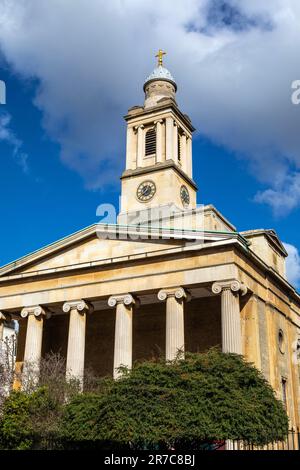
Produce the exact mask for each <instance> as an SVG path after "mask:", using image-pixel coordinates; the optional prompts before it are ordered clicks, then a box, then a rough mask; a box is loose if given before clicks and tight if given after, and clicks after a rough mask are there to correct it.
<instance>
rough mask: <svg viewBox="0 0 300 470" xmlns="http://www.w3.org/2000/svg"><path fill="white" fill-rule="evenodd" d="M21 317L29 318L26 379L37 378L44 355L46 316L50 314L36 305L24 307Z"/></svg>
mask: <svg viewBox="0 0 300 470" xmlns="http://www.w3.org/2000/svg"><path fill="white" fill-rule="evenodd" d="M21 317H22V318H27V332H26V341H25V352H24V371H23V374H24V376H25V380H31V379H32V380H36V379H37V377H38V374H39V370H40V360H41V357H42V341H43V327H44V318H45V317H47V318H49V317H50V314H49V313H48V314H47V313H46V310H44V309H43V307H41V306H40V305H37V306H35V307H25V308H23V310H22V311H21ZM29 375H30V377H29ZM31 375H32V377H31Z"/></svg>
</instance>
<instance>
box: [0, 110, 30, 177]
mask: <svg viewBox="0 0 300 470" xmlns="http://www.w3.org/2000/svg"><path fill="white" fill-rule="evenodd" d="M10 122H11V116H10V115H9V114H8V113H6V112H5V113H3V114H0V142H1V141H2V142H6V143H7V144H9V145H10V146H11V148H12V155H13V157H14V159H15V161H16V162H17V164H18V165H20V166H21V168H22V170H23V172H24V173H28V170H29V169H28V155H27V154H26V153H24V152H23V151H22V145H23V142H22V141H21V140H20V139H18V138H17V137H16V135H15V133H14V132H13V130H12V129H11V128H10Z"/></svg>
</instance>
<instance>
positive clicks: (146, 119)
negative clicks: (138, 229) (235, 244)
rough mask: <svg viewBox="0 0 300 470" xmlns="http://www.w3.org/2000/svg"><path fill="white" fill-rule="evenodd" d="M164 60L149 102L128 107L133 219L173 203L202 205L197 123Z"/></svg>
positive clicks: (124, 197) (125, 191)
mask: <svg viewBox="0 0 300 470" xmlns="http://www.w3.org/2000/svg"><path fill="white" fill-rule="evenodd" d="M164 54H165V53H164V52H163V51H161V50H160V51H159V52H158V54H157V56H156V57H158V64H157V67H156V68H155V69H154V70H153V72H152V73H151V75H149V77H148V78H147V79H146V81H145V83H144V92H145V102H144V105H143V106H134V107H132V108H130V109H129V110H128V113H127V115H126V116H125V120H126V122H127V145H126V169H125V171H124V173H123V174H122V176H121V181H122V194H121V212H120V215H119V223H122V221H123V220H125V219H124V217H126V220H127V222H128V223H130V222H131V220H134V219H135V218H136V217H137V214H139V213H140V212H147V210H148V209H149V208H158V209H159V208H161V209H162V210H163V209H164V208H166V207H172V208H173V211H175V212H183V211H190V210H192V209H195V208H196V191H197V187H196V184H195V182H194V181H193V178H192V133H193V131H194V127H193V126H192V123H191V120H190V118H189V117H188V116H187V115H186V114H183V113H182V112H181V111H180V109H179V108H178V106H177V103H176V92H177V85H176V82H175V80H174V78H173V77H172V75H171V73H170V72H169V71H168V70H167V69H166V68H165V67H164V66H163V55H164Z"/></svg>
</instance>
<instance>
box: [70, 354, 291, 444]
mask: <svg viewBox="0 0 300 470" xmlns="http://www.w3.org/2000/svg"><path fill="white" fill-rule="evenodd" d="M62 432H63V435H64V439H66V440H68V441H73V442H84V441H94V442H95V443H96V442H98V443H99V441H101V442H102V446H103V445H106V446H109V444H110V445H111V446H112V447H113V448H116V447H122V446H130V447H131V448H136V449H139V448H148V449H149V448H161V449H170V448H175V449H176V450H179V449H181V450H182V449H189V450H191V449H197V448H199V447H200V448H201V444H202V443H203V442H207V441H215V440H221V439H245V440H248V441H250V442H252V443H254V444H257V445H263V444H267V443H269V442H272V441H275V440H281V439H284V438H285V436H286V435H287V432H288V419H287V416H286V413H285V410H284V408H283V405H282V403H281V402H280V401H278V400H276V398H275V396H274V392H273V390H272V388H271V387H270V386H269V384H268V383H267V382H266V380H265V379H264V377H263V375H262V374H261V373H260V372H259V371H257V369H255V367H253V366H251V365H249V364H247V363H246V362H244V360H243V359H242V357H240V356H237V355H234V354H222V353H220V352H218V351H217V350H211V351H209V352H208V353H205V354H191V353H189V354H187V355H186V359H185V360H184V361H183V360H180V358H178V359H177V360H175V361H174V362H172V363H168V364H166V363H165V361H164V360H163V359H160V360H157V361H148V362H143V363H140V364H135V366H134V368H133V370H132V371H131V372H130V373H129V372H128V371H126V370H124V375H123V378H121V379H119V380H117V381H112V380H109V379H107V380H106V381H104V382H103V384H102V390H101V392H98V393H97V394H95V393H94V394H93V393H88V394H83V395H80V396H77V397H75V398H74V399H73V400H72V401H71V402H70V403H69V404H68V405H67V406H66V408H65V413H64V416H63V420H62Z"/></svg>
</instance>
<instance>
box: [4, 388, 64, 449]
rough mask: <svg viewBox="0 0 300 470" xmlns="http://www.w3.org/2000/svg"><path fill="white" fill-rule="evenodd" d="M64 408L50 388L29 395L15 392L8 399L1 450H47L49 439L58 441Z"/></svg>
mask: <svg viewBox="0 0 300 470" xmlns="http://www.w3.org/2000/svg"><path fill="white" fill-rule="evenodd" d="M60 412H61V409H60V405H59V404H58V403H57V401H55V400H53V398H52V397H51V396H50V394H49V392H48V390H47V388H39V389H38V390H37V391H35V392H33V393H30V394H27V393H24V392H21V391H14V392H12V393H11V394H10V395H9V397H8V398H7V399H6V401H5V403H4V406H3V412H2V418H1V421H0V447H1V448H2V449H17V450H25V449H32V448H34V447H36V446H37V447H39V448H43V447H45V448H46V447H47V443H48V440H49V438H51V437H52V436H55V438H58V436H59V435H58V431H59V417H60Z"/></svg>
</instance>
